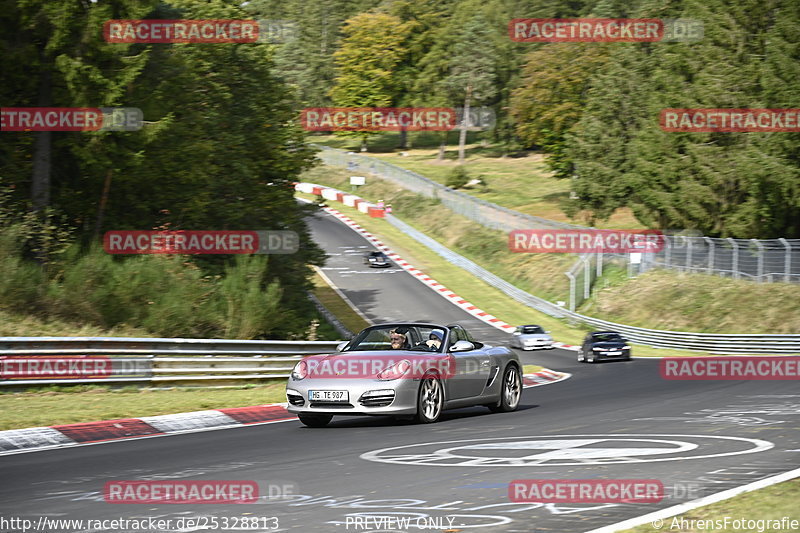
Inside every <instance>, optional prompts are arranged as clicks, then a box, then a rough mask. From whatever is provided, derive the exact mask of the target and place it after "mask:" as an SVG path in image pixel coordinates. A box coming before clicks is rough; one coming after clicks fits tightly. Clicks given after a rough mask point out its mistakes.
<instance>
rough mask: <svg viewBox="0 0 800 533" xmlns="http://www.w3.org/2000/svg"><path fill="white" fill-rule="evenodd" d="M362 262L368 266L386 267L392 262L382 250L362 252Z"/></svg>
mask: <svg viewBox="0 0 800 533" xmlns="http://www.w3.org/2000/svg"><path fill="white" fill-rule="evenodd" d="M364 264H365V265H369V266H370V268H386V267H390V266H392V262H391V261H390V260H389V258H388V257H386V254H385V253H383V252H367V253H366V254H364Z"/></svg>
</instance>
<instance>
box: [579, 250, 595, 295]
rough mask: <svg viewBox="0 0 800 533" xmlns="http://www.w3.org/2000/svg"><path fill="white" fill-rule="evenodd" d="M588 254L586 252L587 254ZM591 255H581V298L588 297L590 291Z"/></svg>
mask: <svg viewBox="0 0 800 533" xmlns="http://www.w3.org/2000/svg"><path fill="white" fill-rule="evenodd" d="M587 255H588V254H587ZM591 258H592V256H591V255H588V257H581V259H582V260H583V299H584V300H586V299H587V298H589V295H591V293H592V264H591Z"/></svg>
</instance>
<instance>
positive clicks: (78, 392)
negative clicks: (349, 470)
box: [0, 380, 285, 430]
mask: <svg viewBox="0 0 800 533" xmlns="http://www.w3.org/2000/svg"><path fill="white" fill-rule="evenodd" d="M284 390H285V383H284V381H283V380H280V383H270V384H267V385H244V386H242V387H231V388H212V389H190V388H175V389H168V390H158V389H137V388H135V387H125V388H122V389H116V390H113V389H110V388H109V387H104V386H97V385H78V386H70V387H47V388H42V389H37V390H30V391H26V392H2V393H0V430H6V429H21V428H28V427H37V426H53V425H57V424H74V423H78V422H94V421H97V420H113V419H116V418H137V417H142V416H154V415H167V414H173V413H184V412H189V411H202V410H204V409H220V408H225V407H246V406H250V405H262V404H268V403H277V402H283V401H285V395H284Z"/></svg>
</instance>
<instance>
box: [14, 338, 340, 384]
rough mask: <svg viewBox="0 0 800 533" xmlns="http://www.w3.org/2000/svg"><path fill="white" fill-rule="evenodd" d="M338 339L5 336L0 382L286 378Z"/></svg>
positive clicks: (334, 344)
mask: <svg viewBox="0 0 800 533" xmlns="http://www.w3.org/2000/svg"><path fill="white" fill-rule="evenodd" d="M339 342H341V341H277V340H263V341H261V340H254V341H251V340H227V339H137V338H125V337H0V386H20V385H53V384H96V385H100V384H105V383H147V382H149V383H151V384H155V383H169V384H176V383H183V384H186V383H204V382H209V381H211V382H225V381H231V382H234V381H236V382H241V381H258V380H266V379H285V378H286V377H288V375H289V373H290V371H291V370H292V368H293V367H294V365H295V363H296V362H297V361H298V360H300V358H301V357H302V356H304V355H310V354H318V353H327V352H332V351H334V349H335V348H336V345H337V344H338V343H339ZM87 364H88V365H91V366H90V368H91V370H89V374H88V375H87V371H86V370H85V368H86V366H85V365H87ZM79 367H80V368H83V369H84V370H81V371H80V372H77V373H80V374H81V375H79V376H76V375H75V374H74V372H76V369H78V368H79ZM93 371H94V372H95V373H94V374H91V372H93Z"/></svg>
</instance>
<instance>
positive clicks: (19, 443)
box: [0, 403, 297, 455]
mask: <svg viewBox="0 0 800 533" xmlns="http://www.w3.org/2000/svg"><path fill="white" fill-rule="evenodd" d="M296 419H297V417H296V416H294V415H292V414H290V413H289V412H288V411H287V410H286V404H283V403H275V404H267V405H254V406H252V407H232V408H226V409H210V410H207V411H194V412H191V413H178V414H173V415H159V416H145V417H142V418H123V419H118V420H102V421H99V422H86V423H80V424H66V425H59V426H50V427H35V428H25V429H10V430H6V431H0V455H11V454H15V453H25V452H33V451H40V450H50V449H54V448H65V447H69V446H82V445H87V444H98V443H104V442H111V441H117V440H125V439H134V438H147V437H160V436H164V435H172V434H178V433H194V432H198V431H210V430H215V429H229V428H234V427H242V426H250V425H257V424H274V423H276V422H287V421H289V420H296Z"/></svg>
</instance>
